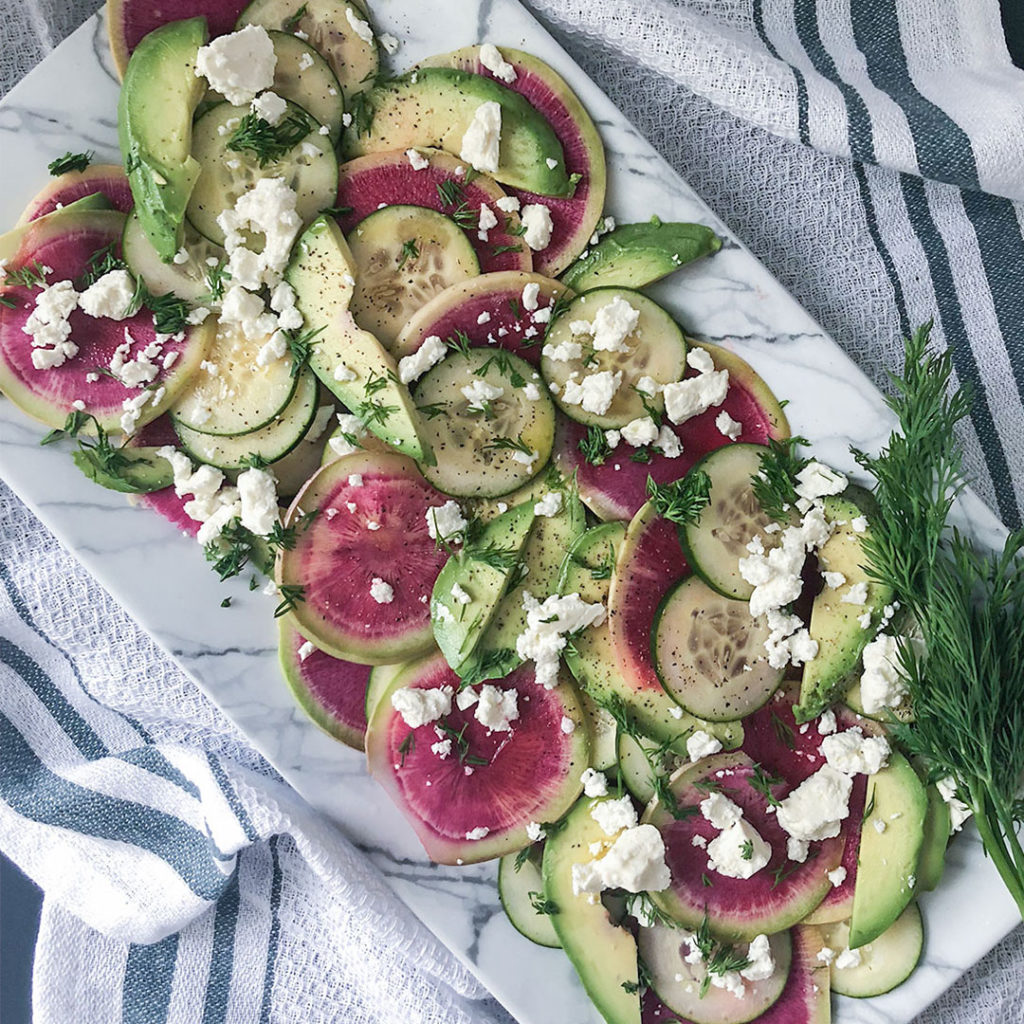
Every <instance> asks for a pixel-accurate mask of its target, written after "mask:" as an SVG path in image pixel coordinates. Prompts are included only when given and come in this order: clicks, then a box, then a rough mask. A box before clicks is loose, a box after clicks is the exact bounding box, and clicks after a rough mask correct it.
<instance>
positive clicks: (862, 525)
mask: <svg viewBox="0 0 1024 1024" xmlns="http://www.w3.org/2000/svg"><path fill="white" fill-rule="evenodd" d="M867 528H868V521H867V517H866V516H857V517H856V518H855V519H851V520H850V529H852V530H853V532H854V533H866V532H867Z"/></svg>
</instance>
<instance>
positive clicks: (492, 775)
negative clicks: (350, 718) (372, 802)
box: [366, 654, 590, 864]
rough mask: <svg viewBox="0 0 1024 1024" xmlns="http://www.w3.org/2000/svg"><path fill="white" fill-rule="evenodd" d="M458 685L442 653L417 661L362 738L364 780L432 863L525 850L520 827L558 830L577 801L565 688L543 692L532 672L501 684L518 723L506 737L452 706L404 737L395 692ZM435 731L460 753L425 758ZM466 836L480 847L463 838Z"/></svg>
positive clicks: (578, 728)
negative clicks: (549, 825) (512, 700)
mask: <svg viewBox="0 0 1024 1024" xmlns="http://www.w3.org/2000/svg"><path fill="white" fill-rule="evenodd" d="M459 683H460V680H459V677H458V676H457V675H455V673H454V672H453V671H452V670H451V668H449V667H448V664H447V662H446V661H445V660H444V658H443V657H442V656H441V655H440V654H435V655H433V656H432V657H430V658H426V659H424V660H422V661H419V662H416V663H415V664H413V665H411V666H409V668H408V669H406V670H405V671H404V672H402V673H400V674H399V675H398V677H397V678H396V679H395V680H394V681H393V682H392V684H391V687H390V689H389V690H388V692H387V693H385V694H384V696H382V697H381V699H380V701H379V702H378V704H377V706H376V709H375V710H374V712H373V715H372V717H371V719H370V724H369V728H368V729H367V733H366V756H367V762H368V764H369V768H370V774H371V775H372V776H373V777H374V778H375V779H377V781H378V782H380V784H381V785H382V786H383V787H384V788H385V790H387V793H388V795H389V796H390V797H391V799H392V800H394V802H395V804H396V805H397V806H398V808H399V809H400V810H401V811H402V813H403V814H405V816H406V817H407V818H408V819H409V822H410V824H411V825H412V827H413V828H414V829H415V831H416V834H417V836H418V837H419V840H420V842H421V843H422V844H423V848H424V849H425V850H426V851H427V854H428V855H429V856H430V858H431V860H434V861H436V862H437V863H439V864H455V863H459V864H462V863H474V862H477V861H481V860H489V859H491V858H493V857H501V856H504V855H505V854H506V853H511V852H512V851H513V850H519V849H522V848H523V847H525V846H528V845H530V839H529V837H528V836H527V834H526V826H527V825H528V824H529V823H530V822H531V821H537V822H547V821H556V820H557V819H558V818H560V817H561V816H562V815H563V814H564V813H565V812H566V811H567V810H568V809H569V808H570V807H571V806H572V804H573V802H574V801H575V800H576V797H577V796H579V794H580V791H581V784H580V774H581V772H582V771H583V769H584V768H585V767H586V766H587V764H588V763H589V754H590V750H589V740H588V736H587V730H586V729H585V728H584V727H583V726H584V718H583V711H582V709H581V708H580V705H579V702H578V701H577V699H576V695H575V691H574V690H573V687H572V684H571V683H569V682H567V681H564V682H562V684H561V685H559V686H556V687H555V688H554V689H552V690H546V689H544V688H543V687H541V686H538V685H537V684H536V682H535V680H534V673H533V669H532V667H529V666H523V667H521V668H519V669H517V670H516V671H515V672H513V673H512V674H511V675H510V676H508V677H507V678H505V679H504V680H502V681H501V683H500V687H501V689H502V690H507V689H510V688H511V689H514V690H515V691H516V692H517V694H518V697H517V706H518V710H519V717H518V718H517V719H515V720H514V721H512V722H511V729H510V730H509V731H502V732H497V731H494V732H491V731H489V730H488V729H487V728H486V727H485V726H484V725H482V724H481V723H480V722H478V721H477V720H476V717H475V715H474V708H473V707H469V708H467V709H466V710H465V711H460V710H459V709H458V707H457V706H456V704H455V703H454V701H453V703H452V710H451V713H450V714H447V715H445V716H443V718H442V719H441V720H440V722H437V723H431V724H427V725H421V726H419V727H418V728H416V729H410V728H409V726H408V725H406V723H405V720H404V719H403V718H402V716H401V715H400V714H399V713H398V712H397V711H395V710H394V708H393V706H392V703H391V696H392V694H393V693H394V692H395V691H396V690H398V689H400V688H402V687H412V688H413V689H435V688H437V687H440V686H450V687H452V688H453V690H457V689H458V687H459ZM563 718H569V719H570V720H571V721H572V722H573V723H574V725H575V728H574V729H573V731H572V732H571V733H566V732H565V730H564V729H563V728H562V721H563ZM441 723H443V724H444V726H445V729H444V730H443V731H442V732H441V735H442V736H445V735H447V736H448V737H451V736H453V735H458V734H461V735H462V738H463V739H462V743H460V744H456V743H455V742H454V741H453V743H452V748H451V753H450V754H449V755H448V756H447V757H444V758H442V757H441V756H440V755H439V754H438V753H435V752H434V751H432V750H431V746H432V745H433V744H435V743H437V742H438V733H437V731H435V726H437V725H440V724H441ZM463 730H465V731H463ZM410 736H412V739H410V738H409V737H410ZM463 743H464V744H465V747H463V745H462V744H463ZM460 752H461V753H460ZM480 762H485V763H480ZM485 830H486V831H485ZM471 834H472V835H478V836H479V838H473V839H470V838H467V837H468V835H471Z"/></svg>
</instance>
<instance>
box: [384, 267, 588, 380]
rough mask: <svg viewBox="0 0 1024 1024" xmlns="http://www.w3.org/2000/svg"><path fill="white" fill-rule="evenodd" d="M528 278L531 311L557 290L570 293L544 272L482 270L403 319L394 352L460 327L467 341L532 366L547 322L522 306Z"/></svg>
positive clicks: (406, 352)
mask: <svg viewBox="0 0 1024 1024" xmlns="http://www.w3.org/2000/svg"><path fill="white" fill-rule="evenodd" d="M531 283H532V284H536V285H537V286H538V288H539V291H538V295H537V311H539V310H541V309H547V308H548V307H550V306H552V305H553V304H554V303H555V302H557V301H558V299H559V298H561V297H562V296H563V295H569V296H570V297H571V296H572V292H570V291H569V290H568V289H567V288H565V287H564V286H562V285H560V284H559V283H558V282H557V281H553V280H552V279H551V278H549V277H543V276H542V275H540V274H528V273H524V272H522V271H518V270H506V271H502V272H501V273H498V274H482V275H481V276H480V277H474V278H473V279H472V280H471V281H464V282H462V283H461V284H453V285H452V286H451V287H449V288H445V290H444V291H443V292H441V293H439V294H438V295H435V296H434V297H433V298H432V299H431V300H430V301H429V302H428V303H427V304H426V305H425V306H424V307H423V308H422V309H421V310H420V311H419V312H418V313H416V314H415V315H414V316H413V317H412V318H411V319H410V320H409V322H408V323H407V324H406V325H405V327H404V328H403V329H402V332H401V333H400V334H399V335H398V337H397V338H396V339H395V346H394V348H393V350H392V351H393V353H394V356H395V358H396V359H401V358H402V356H407V355H411V354H412V353H413V352H415V351H416V350H417V349H418V348H419V347H420V345H422V344H423V342H424V341H426V339H427V338H429V337H430V336H431V335H437V337H439V338H454V337H455V336H456V335H457V334H460V333H461V334H464V335H465V336H466V338H467V339H468V340H469V344H470V345H478V346H483V345H500V346H501V347H502V348H506V349H508V350H509V351H510V352H514V353H515V354H516V355H517V356H521V357H522V358H523V359H525V360H526V361H527V362H528V363H530V364H532V365H533V366H537V365H539V364H540V350H541V345H542V342H543V339H544V332H545V329H546V327H547V324H546V323H545V322H543V314H542V317H541V320H540V321H535V320H534V313H535V312H536V311H534V312H530V311H528V310H526V309H524V308H523V289H524V288H525V287H526V286H527V285H528V284H531ZM481 321H482V322H481ZM503 331H504V333H502V332H503ZM492 339H493V340H492Z"/></svg>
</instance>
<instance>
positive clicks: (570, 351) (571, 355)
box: [541, 341, 583, 363]
mask: <svg viewBox="0 0 1024 1024" xmlns="http://www.w3.org/2000/svg"><path fill="white" fill-rule="evenodd" d="M541 354H542V355H543V356H545V357H546V358H547V359H551V360H553V361H554V362H556V363H571V362H572V361H573V360H575V359H580V358H582V356H583V346H582V345H581V344H580V343H579V342H578V341H562V342H559V343H558V344H557V345H545V346H544V348H543V349H542V350H541Z"/></svg>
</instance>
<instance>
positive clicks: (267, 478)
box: [237, 469, 278, 537]
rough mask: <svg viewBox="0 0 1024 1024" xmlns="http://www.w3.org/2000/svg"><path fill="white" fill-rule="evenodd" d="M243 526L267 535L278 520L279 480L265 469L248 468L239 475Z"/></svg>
mask: <svg viewBox="0 0 1024 1024" xmlns="http://www.w3.org/2000/svg"><path fill="white" fill-rule="evenodd" d="M237 487H238V497H239V500H240V501H241V503H242V515H241V520H242V526H244V527H245V528H246V529H247V530H251V531H252V532H253V533H255V534H256V535H257V536H259V537H266V536H267V535H268V534H269V533H270V531H271V530H273V528H274V526H275V525H276V523H277V522H278V508H277V480H276V479H275V477H274V475H273V473H270V472H268V471H267V470H265V469H247V470H245V472H244V473H240V474H239V475H238V482H237Z"/></svg>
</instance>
